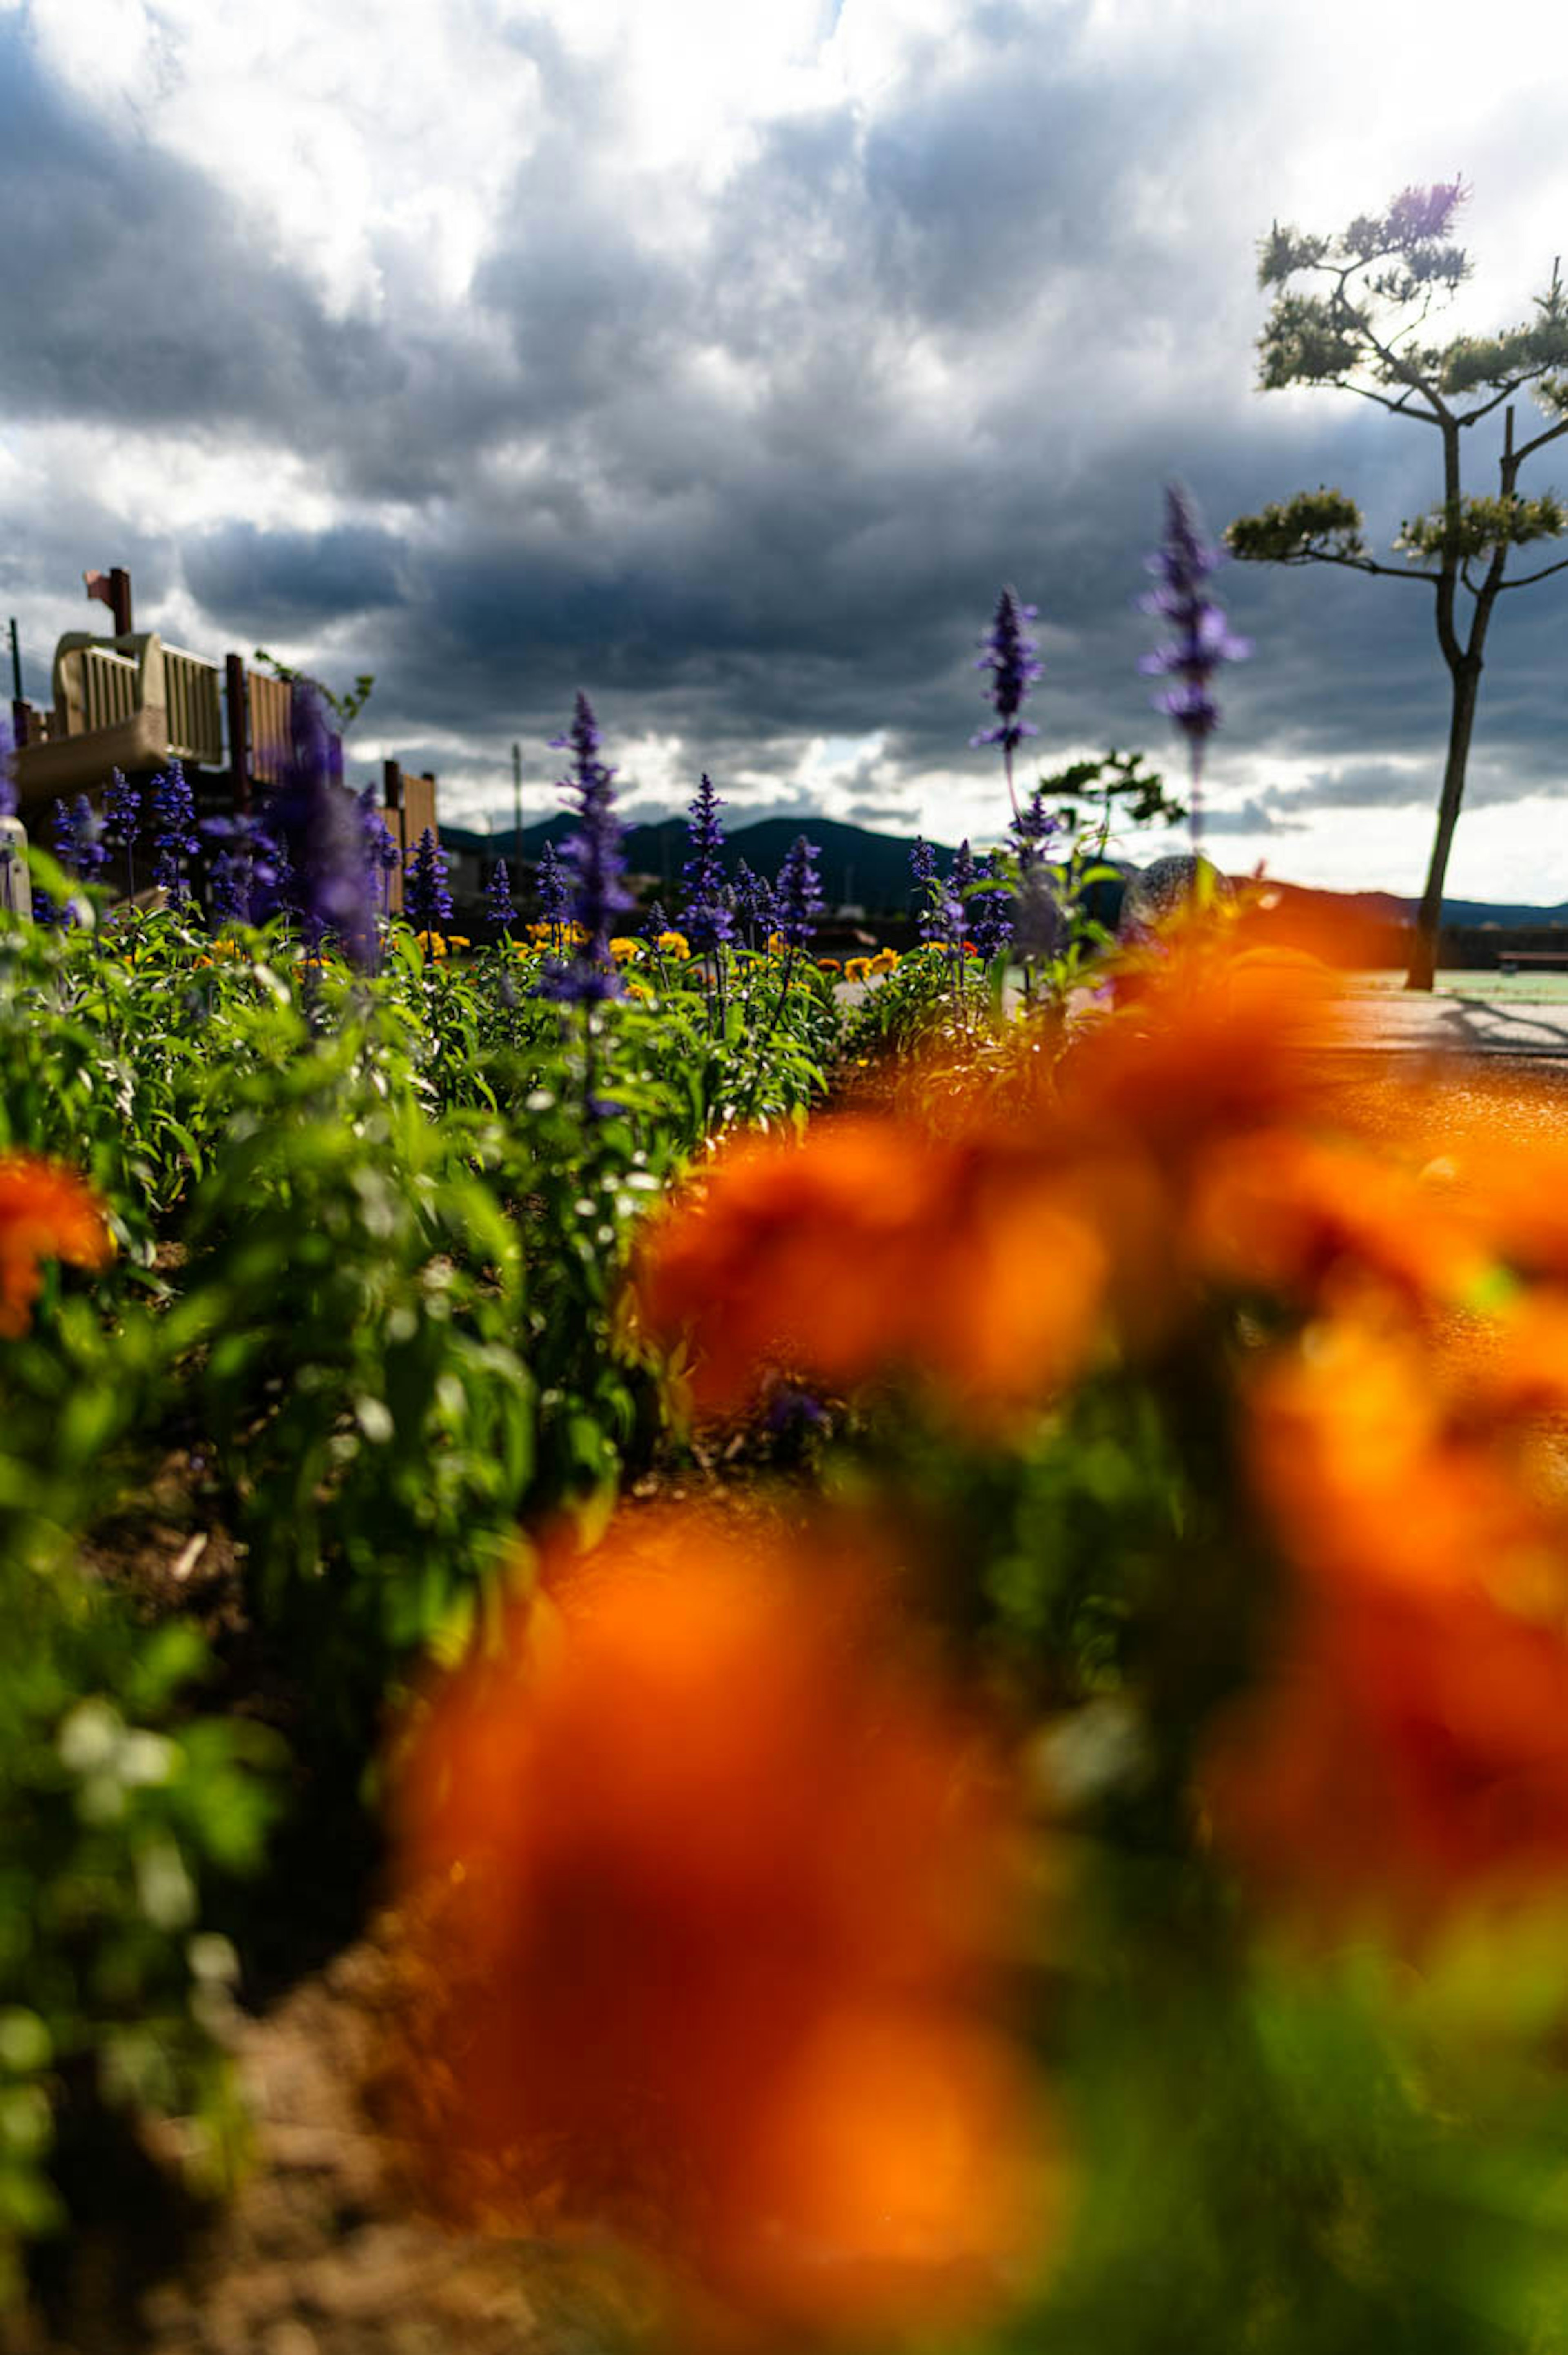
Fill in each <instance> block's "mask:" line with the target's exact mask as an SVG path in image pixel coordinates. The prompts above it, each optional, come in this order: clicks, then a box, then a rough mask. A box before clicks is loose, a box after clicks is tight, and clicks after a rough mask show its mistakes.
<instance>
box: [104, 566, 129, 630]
mask: <svg viewBox="0 0 1568 2355" xmlns="http://www.w3.org/2000/svg"><path fill="white" fill-rule="evenodd" d="M109 610H110V612H111V613H112V614H113V616H114V634H115V636H116V637H117V638H128V637H129V636H130V634H131V575H130V574H129V573H128V572H127V571H126V570H125V567H124V566H123V564H112V565H111V566H110V568H109Z"/></svg>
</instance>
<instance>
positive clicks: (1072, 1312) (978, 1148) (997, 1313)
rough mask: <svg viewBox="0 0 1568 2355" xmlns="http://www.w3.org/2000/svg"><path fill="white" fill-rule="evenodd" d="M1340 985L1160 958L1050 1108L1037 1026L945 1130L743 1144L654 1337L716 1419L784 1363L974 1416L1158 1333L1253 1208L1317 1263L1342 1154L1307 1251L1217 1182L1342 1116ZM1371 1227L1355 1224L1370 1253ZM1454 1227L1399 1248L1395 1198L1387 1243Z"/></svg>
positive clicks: (703, 1195)
mask: <svg viewBox="0 0 1568 2355" xmlns="http://www.w3.org/2000/svg"><path fill="white" fill-rule="evenodd" d="M1333 989H1334V984H1333V978H1332V976H1331V975H1329V974H1328V972H1327V970H1326V969H1325V968H1323V967H1322V966H1320V965H1317V964H1314V963H1313V962H1312V961H1311V960H1310V959H1307V958H1305V957H1301V956H1291V957H1285V958H1279V957H1269V956H1265V955H1264V954H1262V953H1256V952H1248V953H1246V954H1243V955H1240V956H1236V957H1228V956H1226V955H1224V954H1221V952H1220V951H1219V950H1217V949H1215V948H1214V947H1213V945H1212V944H1211V943H1210V942H1208V941H1207V939H1200V940H1196V941H1192V942H1185V943H1179V944H1178V946H1177V947H1175V948H1173V949H1172V950H1171V951H1170V952H1168V954H1163V955H1162V956H1160V957H1157V958H1154V959H1151V960H1150V961H1149V964H1148V972H1147V986H1146V987H1145V988H1144V990H1143V991H1142V993H1141V995H1140V996H1138V997H1137V998H1136V1002H1135V1003H1134V1004H1132V1005H1131V1006H1129V1007H1126V1008H1125V1009H1124V1010H1123V1011H1121V1012H1119V1013H1115V1014H1113V1015H1112V1016H1110V1017H1109V1018H1106V1019H1105V1020H1104V1021H1102V1022H1100V1023H1099V1024H1097V1025H1095V1026H1093V1028H1091V1029H1089V1030H1087V1031H1086V1032H1085V1035H1084V1036H1083V1039H1082V1040H1081V1041H1080V1042H1079V1043H1078V1044H1076V1045H1075V1046H1074V1047H1072V1049H1071V1050H1070V1051H1069V1052H1068V1053H1067V1055H1066V1056H1065V1057H1064V1058H1063V1059H1062V1062H1061V1068H1060V1071H1059V1074H1058V1081H1057V1085H1056V1087H1055V1090H1054V1092H1053V1093H1050V1094H1047V1095H1046V1096H1044V1097H1043V1099H1042V1096H1041V1091H1040V1075H1041V1071H1042V1069H1043V1068H1044V1067H1043V1066H1042V1064H1041V1062H1040V1056H1039V1054H1038V1052H1037V1049H1038V1039H1037V1038H1036V1036H1035V1034H1034V1033H1032V1032H1029V1033H1028V1034H1027V1035H1026V1034H1023V1033H1020V1037H1019V1045H1018V1053H1019V1070H1018V1082H1019V1084H1018V1086H1017V1088H1016V1089H1011V1090H1009V1091H1008V1101H1007V1102H1006V1103H1005V1105H1004V1106H1003V1108H1002V1109H1000V1110H998V1109H997V1105H996V1103H995V1102H994V1101H993V1102H992V1103H989V1104H987V1103H980V1102H979V1101H977V1100H976V1101H965V1094H964V1092H963V1091H962V1089H960V1091H959V1092H958V1093H957V1094H956V1095H955V1094H954V1092H953V1091H952V1089H950V1088H944V1089H943V1090H942V1091H941V1092H942V1093H943V1094H944V1096H945V1097H946V1098H947V1099H948V1102H949V1113H950V1118H949V1123H948V1126H947V1127H946V1129H945V1130H944V1132H943V1133H942V1134H941V1135H934V1136H933V1134H932V1132H931V1129H930V1127H929V1126H928V1125H927V1124H925V1123H923V1121H921V1120H919V1119H917V1118H915V1117H912V1116H900V1115H896V1114H895V1115H891V1116H887V1117H883V1118H880V1119H873V1118H870V1117H859V1118H848V1117H845V1118H838V1119H833V1120H829V1121H825V1122H821V1123H818V1124H816V1126H815V1127H814V1128H813V1129H812V1131H811V1132H810V1134H809V1135H808V1136H807V1137H806V1139H805V1144H804V1145H803V1146H795V1145H791V1144H779V1143H772V1144H764V1145H761V1146H758V1145H755V1144H749V1145H746V1146H741V1148H739V1149H738V1150H735V1151H733V1152H731V1154H729V1155H727V1156H724V1157H723V1158H722V1159H721V1160H720V1162H719V1163H718V1165H717V1166H716V1167H714V1168H713V1169H712V1170H710V1171H709V1173H708V1175H707V1176H706V1177H705V1179H704V1181H703V1184H702V1186H701V1187H700V1188H699V1189H697V1190H696V1191H695V1192H694V1193H693V1194H691V1195H689V1196H688V1198H687V1199H685V1200H684V1201H681V1202H678V1203H677V1204H676V1205H675V1206H674V1208H673V1209H672V1211H671V1213H670V1214H669V1215H667V1217H666V1218H665V1219H663V1220H659V1221H657V1222H656V1225H655V1226H654V1227H653V1228H652V1229H651V1230H650V1231H649V1233H648V1235H647V1237H646V1238H645V1243H644V1247H643V1250H642V1252H641V1254H640V1258H639V1263H638V1270H637V1279H636V1281H637V1290H638V1296H639V1299H640V1301H641V1304H642V1307H643V1311H644V1315H645V1318H646V1320H647V1322H648V1325H649V1327H651V1329H652V1330H653V1331H654V1332H655V1333H656V1335H657V1336H659V1337H663V1338H666V1339H670V1338H673V1337H675V1336H676V1335H677V1333H678V1332H679V1331H680V1330H681V1329H683V1328H685V1329H688V1330H689V1332H690V1334H691V1336H692V1338H693V1341H694V1343H695V1348H696V1361H695V1368H694V1374H693V1394H694V1396H695V1398H696V1400H697V1401H698V1403H699V1406H701V1407H705V1408H711V1409H716V1410H721V1411H731V1410H734V1409H737V1408H739V1407H741V1406H742V1405H743V1404H745V1402H746V1401H747V1400H748V1399H749V1398H750V1397H751V1395H752V1392H753V1391H754V1389H755V1386H756V1383H757V1380H758V1378H759V1375H760V1374H761V1372H762V1371H763V1369H764V1368H765V1367H767V1366H768V1365H770V1364H771V1365H773V1366H781V1365H782V1366H784V1367H785V1368H787V1369H790V1370H793V1371H795V1372H798V1373H802V1374H805V1375H806V1376H808V1377H814V1378H815V1379H816V1380H820V1381H822V1382H825V1383H827V1384H828V1385H831V1386H843V1387H854V1386H855V1385H857V1384H859V1383H862V1382H865V1381H867V1380H871V1379H874V1378H876V1377H878V1376H880V1375H885V1374H888V1373H891V1372H902V1373H905V1374H913V1375H916V1376H918V1377H920V1378H922V1379H923V1380H924V1382H925V1383H926V1385H927V1386H928V1388H930V1389H932V1390H933V1391H935V1392H937V1393H938V1394H939V1395H940V1396H941V1397H942V1398H943V1400H944V1403H945V1404H946V1405H947V1406H948V1407H949V1408H950V1409H951V1410H952V1411H954V1412H956V1413H957V1414H958V1415H959V1416H960V1417H961V1418H966V1419H970V1420H975V1419H978V1420H980V1421H982V1422H984V1421H987V1420H991V1419H994V1418H995V1417H996V1416H997V1415H998V1414H1001V1415H1003V1416H1006V1415H1008V1414H1009V1413H1011V1412H1015V1411H1018V1410H1020V1409H1027V1408H1029V1407H1030V1406H1038V1405H1039V1404H1040V1402H1041V1401H1044V1400H1046V1399H1049V1398H1050V1397H1051V1395H1052V1394H1053V1393H1054V1392H1056V1391H1059V1390H1060V1389H1061V1385H1062V1384H1063V1383H1064V1382H1066V1381H1068V1380H1072V1379H1073V1378H1075V1377H1076V1376H1077V1375H1078V1374H1079V1373H1080V1372H1081V1371H1082V1370H1083V1369H1084V1367H1085V1366H1086V1365H1087V1364H1088V1363H1089V1362H1090V1361H1091V1359H1093V1355H1094V1353H1095V1351H1096V1349H1097V1348H1099V1347H1100V1346H1101V1344H1102V1342H1103V1341H1104V1340H1110V1339H1115V1340H1119V1341H1121V1342H1123V1343H1131V1344H1132V1345H1133V1346H1135V1347H1145V1346H1147V1345H1148V1344H1149V1343H1150V1342H1151V1341H1152V1340H1154V1339H1156V1338H1157V1337H1158V1336H1159V1335H1160V1334H1161V1333H1162V1332H1163V1331H1165V1330H1166V1329H1167V1328H1168V1325H1169V1322H1170V1319H1171V1317H1172V1316H1173V1315H1174V1314H1179V1311H1180V1309H1181V1307H1182V1305H1183V1304H1184V1303H1185V1302H1186V1300H1187V1299H1188V1298H1189V1295H1190V1291H1191V1284H1192V1280H1193V1277H1194V1275H1195V1274H1203V1273H1213V1272H1214V1270H1213V1267H1212V1266H1211V1265H1206V1264H1205V1262H1214V1263H1222V1262H1224V1261H1225V1259H1226V1257H1227V1254H1232V1253H1233V1252H1234V1250H1235V1249H1236V1248H1238V1247H1239V1240H1238V1239H1240V1240H1241V1241H1244V1240H1245V1238H1243V1237H1242V1228H1243V1225H1244V1224H1245V1216H1246V1215H1250V1217H1251V1224H1252V1229H1253V1232H1252V1235H1251V1242H1250V1247H1251V1249H1252V1250H1253V1252H1254V1254H1255V1255H1257V1256H1259V1257H1260V1258H1261V1260H1262V1261H1263V1262H1264V1263H1265V1273H1264V1281H1275V1280H1276V1279H1279V1278H1281V1277H1282V1276H1283V1275H1285V1274H1290V1275H1295V1274H1296V1273H1299V1272H1303V1271H1305V1270H1306V1269H1307V1267H1308V1266H1309V1265H1310V1264H1311V1263H1313V1260H1314V1255H1315V1252H1316V1255H1317V1257H1321V1255H1322V1250H1323V1248H1324V1243H1325V1240H1326V1238H1327V1237H1328V1231H1329V1228H1330V1225H1331V1219H1330V1205H1329V1203H1328V1200H1327V1199H1326V1198H1325V1191H1326V1181H1327V1179H1328V1177H1329V1176H1330V1175H1331V1174H1333V1172H1332V1165H1330V1164H1329V1163H1328V1161H1325V1162H1324V1163H1323V1165H1322V1167H1320V1168H1319V1167H1316V1166H1315V1165H1314V1166H1308V1164H1307V1162H1306V1161H1305V1160H1302V1161H1301V1162H1300V1166H1299V1167H1298V1169H1297V1186H1296V1191H1297V1193H1298V1194H1299V1195H1302V1196H1303V1199H1302V1200H1301V1201H1300V1203H1299V1204H1298V1209H1297V1214H1296V1229H1297V1230H1299V1231H1297V1232H1295V1233H1294V1235H1293V1237H1292V1238H1286V1237H1285V1234H1284V1233H1283V1231H1281V1230H1280V1217H1281V1209H1280V1206H1279V1205H1277V1204H1275V1205H1270V1204H1268V1203H1266V1202H1265V1203H1262V1204H1259V1203H1256V1202H1253V1201H1250V1200H1249V1199H1246V1198H1245V1193H1244V1188H1243V1187H1242V1185H1241V1182H1240V1181H1239V1180H1237V1181H1235V1182H1232V1184H1231V1186H1230V1190H1229V1194H1228V1195H1227V1196H1226V1197H1225V1198H1224V1199H1221V1192H1220V1188H1219V1185H1218V1180H1217V1177H1216V1172H1217V1171H1218V1170H1220V1169H1222V1167H1223V1166H1224V1164H1223V1158H1222V1156H1228V1155H1230V1154H1231V1153H1232V1151H1233V1150H1234V1149H1235V1148H1236V1146H1238V1143H1239V1142H1240V1141H1241V1140H1243V1139H1246V1138H1248V1137H1250V1136H1253V1135H1254V1133H1255V1132H1257V1131H1259V1130H1260V1129H1264V1128H1267V1127H1268V1126H1269V1125H1270V1124H1278V1123H1282V1122H1287V1121H1290V1120H1293V1119H1296V1118H1299V1117H1302V1116H1303V1115H1305V1114H1307V1113H1308V1112H1311V1113H1313V1114H1321V1113H1322V1111H1323V1109H1324V1107H1325V1106H1327V1105H1328V1104H1329V1103H1331V1102H1332V1095H1333V1086H1334V1082H1333V1079H1332V1076H1331V1074H1330V1073H1329V1071H1328V1068H1327V1066H1326V1062H1325V1058H1324V1054H1323V1052H1322V1050H1323V1049H1324V1046H1325V1044H1326V1041H1327V1040H1328V1039H1329V1038H1331V1036H1332V1032H1331V1027H1330V1009H1331V1001H1332V996H1333ZM929 1076H930V1075H929V1074H928V1077H929ZM933 1092H934V1087H933ZM1271 1150H1272V1151H1273V1152H1275V1154H1276V1155H1277V1154H1279V1153H1281V1152H1282V1151H1283V1152H1292V1153H1296V1154H1297V1156H1301V1155H1302V1154H1304V1153H1305V1151H1306V1148H1305V1147H1304V1146H1297V1145H1296V1144H1295V1143H1294V1142H1293V1143H1292V1144H1291V1145H1290V1146H1287V1147H1279V1146H1275V1147H1272V1148H1270V1147H1266V1146H1261V1145H1260V1146H1254V1147H1253V1153H1254V1159H1256V1158H1257V1157H1259V1156H1266V1154H1267V1153H1268V1152H1269V1151H1271ZM1255 1174H1256V1175H1257V1176H1258V1177H1259V1178H1260V1179H1262V1180H1266V1178H1267V1176H1268V1173H1267V1172H1266V1171H1259V1172H1257V1173H1255ZM1309 1179H1310V1180H1312V1185H1313V1186H1315V1187H1316V1192H1317V1197H1318V1198H1319V1199H1316V1200H1314V1201H1311V1202H1308V1201H1307V1199H1305V1194H1306V1192H1309V1191H1311V1190H1312V1187H1311V1186H1309V1185H1308V1183H1307V1181H1308V1180H1309ZM1254 1191H1255V1188H1254ZM1341 1192H1342V1194H1343V1197H1344V1199H1341V1200H1339V1202H1338V1203H1337V1204H1336V1205H1335V1206H1333V1215H1334V1216H1337V1217H1338V1218H1339V1222H1340V1225H1341V1226H1342V1227H1345V1228H1346V1230H1347V1232H1349V1230H1350V1227H1351V1226H1352V1225H1353V1223H1354V1222H1353V1221H1352V1220H1350V1218H1349V1209H1350V1202H1351V1196H1352V1193H1353V1188H1349V1187H1346V1188H1342V1189H1341ZM1194 1193H1196V1194H1197V1195H1199V1196H1200V1197H1201V1208H1200V1210H1199V1211H1198V1212H1196V1213H1195V1214H1194V1216H1195V1218H1196V1224H1195V1225H1194V1224H1193V1223H1192V1221H1191V1220H1189V1216H1188V1211H1187V1207H1186V1206H1187V1201H1188V1198H1189V1195H1192V1194H1194ZM1264 1210H1268V1211H1269V1212H1270V1214H1271V1218H1270V1220H1264V1217H1263V1215H1262V1213H1263V1212H1264ZM1271 1220H1272V1223H1271ZM1375 1223H1376V1220H1375V1219H1374V1217H1373V1215H1372V1214H1371V1211H1366V1210H1364V1211H1363V1212H1362V1213H1361V1214H1360V1225H1361V1229H1362V1230H1364V1240H1365V1241H1367V1242H1368V1243H1370V1242H1371V1240H1372V1230H1373V1227H1374V1225H1375ZM1309 1229H1310V1230H1311V1231H1312V1234H1313V1235H1314V1236H1315V1237H1316V1239H1317V1240H1316V1241H1315V1242H1313V1241H1309V1234H1308V1230H1309ZM1445 1237H1446V1231H1444V1233H1443V1234H1442V1235H1440V1234H1439V1232H1438V1230H1437V1229H1436V1228H1435V1226H1432V1225H1431V1223H1430V1222H1428V1224H1427V1225H1425V1226H1424V1227H1423V1228H1422V1229H1421V1230H1420V1231H1419V1233H1417V1232H1415V1231H1413V1232H1412V1233H1410V1234H1409V1235H1408V1236H1405V1235H1403V1234H1400V1233H1399V1221H1398V1219H1397V1217H1396V1215H1395V1211H1394V1207H1393V1206H1392V1203H1391V1205H1390V1206H1389V1209H1388V1212H1387V1214H1386V1216H1385V1218H1384V1220H1383V1224H1382V1227H1381V1229H1380V1230H1379V1234H1378V1238H1377V1240H1378V1241H1379V1242H1380V1244H1381V1248H1382V1249H1383V1251H1384V1252H1385V1256H1390V1257H1391V1258H1392V1256H1394V1254H1393V1252H1392V1245H1393V1243H1394V1241H1396V1240H1397V1241H1399V1242H1400V1243H1401V1246H1402V1251H1403V1260H1404V1261H1408V1262H1414V1261H1416V1260H1417V1259H1419V1258H1421V1257H1422V1254H1423V1252H1424V1257H1425V1259H1426V1260H1430V1261H1433V1262H1434V1263H1435V1261H1436V1259H1437V1258H1438V1257H1440V1256H1441V1252H1442V1250H1444V1249H1446V1248H1447V1243H1446V1240H1445ZM1195 1250H1196V1256H1197V1260H1198V1265H1197V1266H1196V1267H1195V1266H1194V1264H1193V1260H1194V1251H1195ZM1477 1256H1478V1255H1477ZM1287 1262H1288V1263H1289V1264H1288V1266H1287ZM1466 1265H1467V1266H1468V1261H1467V1262H1466ZM1226 1272H1227V1273H1232V1272H1233V1271H1232V1270H1230V1269H1229V1268H1227V1270H1226ZM1456 1280H1457V1279H1456Z"/></svg>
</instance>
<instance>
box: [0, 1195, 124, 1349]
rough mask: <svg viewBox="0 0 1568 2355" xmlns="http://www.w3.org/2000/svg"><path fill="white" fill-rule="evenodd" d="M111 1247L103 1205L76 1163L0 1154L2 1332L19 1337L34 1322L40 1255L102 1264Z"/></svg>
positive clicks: (75, 1264) (90, 1265)
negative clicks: (78, 1170) (82, 1176)
mask: <svg viewBox="0 0 1568 2355" xmlns="http://www.w3.org/2000/svg"><path fill="white" fill-rule="evenodd" d="M112 1253H113V1244H112V1241H111V1238H110V1233H109V1223H108V1220H107V1218H106V1217H105V1215H104V1209H103V1205H102V1203H101V1201H100V1199H99V1198H98V1196H97V1195H96V1194H95V1193H94V1192H93V1190H92V1188H91V1186H89V1185H88V1184H87V1182H86V1180H85V1179H84V1178H81V1177H78V1176H77V1174H76V1172H75V1170H74V1169H69V1168H67V1167H66V1166H65V1165H64V1163H63V1162H59V1161H47V1160H44V1159H42V1158H41V1157H40V1156H37V1155H35V1154H30V1153H6V1154H0V1335H4V1337H5V1338H6V1339H7V1340H15V1339H16V1337H17V1336H18V1335H19V1334H22V1333H25V1332H26V1331H27V1327H28V1326H29V1324H30V1323H31V1322H32V1310H33V1303H34V1301H35V1300H36V1299H37V1296H38V1293H39V1290H40V1287H41V1283H42V1279H41V1277H40V1276H39V1273H38V1262H39V1261H40V1260H45V1259H62V1260H65V1261H67V1262H68V1263H69V1264H70V1265H71V1266H72V1267H83V1268H98V1267H103V1266H105V1265H107V1263H108V1262H109V1260H110V1259H111V1257H112Z"/></svg>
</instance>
